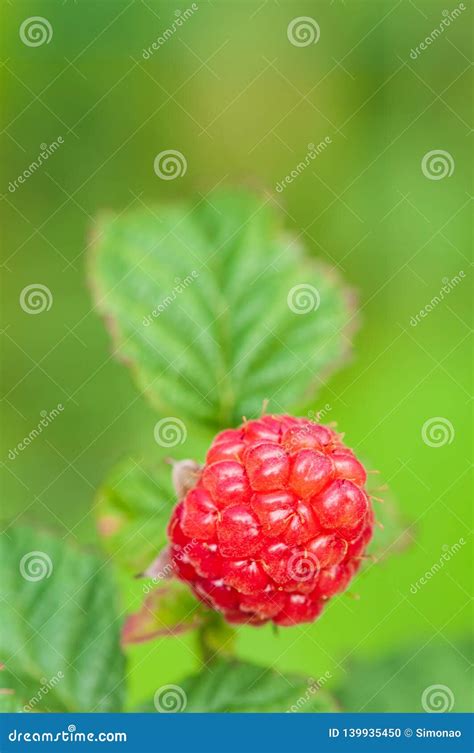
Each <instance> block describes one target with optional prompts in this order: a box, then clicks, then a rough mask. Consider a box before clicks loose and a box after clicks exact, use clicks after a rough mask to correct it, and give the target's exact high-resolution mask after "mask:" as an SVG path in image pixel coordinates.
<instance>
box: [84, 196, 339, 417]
mask: <svg viewBox="0 0 474 753" xmlns="http://www.w3.org/2000/svg"><path fill="white" fill-rule="evenodd" d="M94 237H95V244H94V253H93V255H92V257H91V259H90V277H91V282H92V287H93V291H94V298H95V302H96V307H97V308H98V310H99V311H100V312H101V313H102V315H103V316H104V318H105V320H106V322H107V324H108V325H109V328H110V331H111V334H112V337H113V340H114V351H115V352H116V353H117V355H118V356H119V357H120V358H122V359H123V360H124V361H125V362H126V363H127V364H129V365H130V367H131V368H132V371H133V374H134V376H135V379H136V381H137V383H138V385H139V387H140V389H141V390H143V391H144V392H145V393H146V394H147V395H148V397H149V398H150V400H151V401H152V403H153V404H154V405H155V406H156V408H157V409H158V410H159V411H161V412H162V413H164V414H165V415H168V416H172V417H179V418H181V419H184V420H187V419H190V420H194V421H196V422H201V423H207V424H209V425H212V426H216V425H221V426H222V425H225V426H229V425H232V424H236V423H240V421H241V420H242V416H244V415H245V416H247V417H252V416H255V415H257V414H259V413H260V410H261V406H262V402H263V400H264V399H266V398H268V399H269V401H270V403H269V411H270V412H282V411H286V410H288V409H290V408H291V406H295V405H297V404H301V402H302V401H303V400H304V399H306V398H308V397H310V396H311V395H312V394H313V393H314V390H315V388H316V387H318V385H319V384H320V383H321V380H322V379H323V378H325V377H326V376H327V375H328V373H329V372H331V371H332V370H334V368H336V367H337V365H339V364H340V362H341V361H342V360H343V359H344V358H345V356H346V354H347V351H348V343H349V340H348V330H347V327H348V325H349V323H350V322H351V321H352V319H353V316H352V312H351V305H350V303H349V300H350V296H349V295H348V292H347V291H346V290H345V289H344V288H343V287H342V286H341V283H340V281H339V280H338V278H337V275H336V274H335V272H334V270H329V269H327V268H325V267H324V266H323V265H321V264H319V263H317V262H316V261H314V260H311V259H309V258H308V257H306V256H305V255H304V253H303V249H302V247H301V244H300V242H299V240H297V239H296V238H292V237H290V236H289V235H288V234H286V233H284V232H283V230H282V227H281V222H280V219H279V216H278V213H277V211H276V207H275V205H274V204H273V203H272V202H271V201H270V199H269V198H268V197H265V196H256V195H254V194H251V193H248V192H246V191H243V190H242V191H237V190H234V191H219V192H215V193H214V194H211V195H210V196H209V197H208V198H207V199H206V200H204V199H203V200H202V201H200V202H198V203H197V204H195V205H194V206H189V205H186V204H175V205H171V206H160V207H156V208H154V209H148V208H144V209H138V210H135V211H133V212H129V213H128V214H122V215H119V216H114V215H104V216H102V217H101V218H100V219H99V220H98V221H97V224H96V227H95V231H94ZM306 310H307V313H305V314H304V313H302V312H303V311H306ZM352 324H353V322H352ZM351 329H353V326H352V325H351Z"/></svg>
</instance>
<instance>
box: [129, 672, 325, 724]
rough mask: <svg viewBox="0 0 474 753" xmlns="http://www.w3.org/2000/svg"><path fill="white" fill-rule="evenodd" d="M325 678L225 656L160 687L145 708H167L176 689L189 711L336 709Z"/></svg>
mask: <svg viewBox="0 0 474 753" xmlns="http://www.w3.org/2000/svg"><path fill="white" fill-rule="evenodd" d="M326 682H327V678H319V679H318V680H316V679H312V678H308V677H301V676H298V675H282V674H281V673H280V672H275V671H274V670H272V669H266V668H264V667H258V666H255V665H254V664H247V663H245V662H240V661H227V660H224V659H222V660H219V661H218V662H215V663H213V664H212V665H211V667H210V668H209V669H204V670H202V671H201V672H200V673H199V674H197V675H194V676H193V677H189V678H187V679H186V680H184V681H182V682H181V683H180V685H179V686H163V687H162V688H161V689H158V691H157V693H156V694H155V699H154V703H150V704H149V705H148V706H147V707H146V708H144V709H142V710H143V711H155V710H158V711H160V710H162V709H164V710H166V708H168V706H167V704H166V697H165V694H166V693H167V692H169V693H170V695H171V697H170V698H169V699H168V700H169V701H172V700H173V696H172V694H173V692H174V694H175V700H176V701H177V702H178V703H179V706H178V708H180V709H181V710H183V711H187V712H188V711H189V712H206V713H221V712H234V713H237V712H285V711H288V712H291V711H293V712H300V713H311V712H316V711H320V712H329V711H337V707H336V705H335V703H334V701H333V700H332V699H331V697H330V696H329V695H328V693H327V692H326V691H325V690H324V685H325V683H326ZM183 699H184V700H183ZM184 704H185V705H184ZM170 705H171V706H172V704H171V703H170Z"/></svg>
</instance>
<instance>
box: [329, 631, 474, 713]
mask: <svg viewBox="0 0 474 753" xmlns="http://www.w3.org/2000/svg"><path fill="white" fill-rule="evenodd" d="M423 644H425V645H423ZM473 648H474V641H472V639H466V640H462V641H459V642H458V643H457V644H456V645H453V644H451V643H447V642H444V641H443V642H442V643H440V642H431V641H430V642H428V643H425V641H423V642H422V643H421V645H416V644H414V645H412V646H411V647H410V646H409V647H407V648H406V649H404V650H403V651H400V652H397V653H393V654H391V655H390V656H388V657H386V658H384V659H380V658H379V657H377V658H376V659H373V660H369V659H366V660H358V661H355V662H353V663H351V664H348V666H347V674H346V675H345V678H346V681H345V682H344V685H343V686H342V687H340V689H339V690H338V691H336V693H335V694H336V696H337V698H338V700H340V702H341V706H342V709H343V710H344V711H347V712H352V713H354V712H360V711H364V712H367V713H388V712H412V713H413V712H423V711H427V710H428V709H429V710H431V711H433V710H438V711H440V710H445V711H456V712H472V711H473V710H474V709H473V703H472V659H473ZM469 670H471V676H470V672H469ZM440 686H441V687H440Z"/></svg>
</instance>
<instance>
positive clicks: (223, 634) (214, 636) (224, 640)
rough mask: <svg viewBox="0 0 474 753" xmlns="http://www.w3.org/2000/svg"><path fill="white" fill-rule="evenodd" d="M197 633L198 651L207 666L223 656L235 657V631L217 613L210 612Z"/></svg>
mask: <svg viewBox="0 0 474 753" xmlns="http://www.w3.org/2000/svg"><path fill="white" fill-rule="evenodd" d="M196 633H197V635H196V637H197V649H198V652H199V656H200V658H201V661H202V663H203V664H204V665H205V666H208V665H209V664H212V663H213V662H215V661H217V660H218V659H219V658H221V657H222V656H226V657H229V656H233V655H234V648H235V636H236V633H235V630H233V629H232V628H231V627H230V625H228V624H227V622H225V620H224V619H223V618H222V617H221V615H220V614H218V613H217V612H209V613H208V615H207V616H206V618H205V620H204V622H203V623H202V624H201V626H200V627H199V628H198V630H197V631H196Z"/></svg>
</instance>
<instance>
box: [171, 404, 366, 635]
mask: <svg viewBox="0 0 474 753" xmlns="http://www.w3.org/2000/svg"><path fill="white" fill-rule="evenodd" d="M365 482H366V472H365V469H364V467H363V465H362V464H361V463H360V462H359V461H358V460H357V458H356V457H355V455H354V453H353V452H352V451H351V450H350V449H349V448H348V447H346V446H345V445H344V444H343V442H342V439H341V436H340V435H338V434H337V433H336V432H334V431H333V430H332V429H330V428H328V427H327V426H322V425H320V424H315V423H314V422H312V421H309V420H307V419H303V418H293V417H291V416H286V415H284V416H265V417H262V418H260V419H258V420H254V421H247V422H245V423H244V424H243V425H242V426H241V427H239V428H238V429H227V430H225V431H222V432H220V433H219V434H218V435H217V436H216V437H215V439H214V441H213V442H212V444H211V447H210V448H209V451H208V453H207V457H206V463H205V465H204V467H203V468H202V470H201V471H200V472H199V473H198V474H197V478H196V483H195V485H194V486H193V487H192V488H191V489H190V490H189V491H188V492H187V494H186V495H185V497H184V499H183V500H182V501H180V502H179V503H178V505H177V506H176V507H175V509H174V511H173V514H172V518H171V522H170V524H169V528H168V533H169V539H170V544H171V562H172V563H173V567H174V570H175V572H176V574H177V576H178V577H179V578H180V579H181V580H183V581H185V582H187V583H188V584H189V585H190V587H191V588H192V590H193V592H194V593H195V594H196V596H197V597H198V598H199V599H201V600H202V601H203V602H204V603H205V604H206V605H208V606H209V607H211V608H212V609H216V610H218V611H219V612H222V614H223V615H224V617H225V618H226V620H227V621H228V622H231V623H249V624H252V625H262V624H263V623H265V622H267V621H268V620H272V621H273V622H274V623H276V624H277V625H295V624H297V623H299V622H312V621H313V620H315V619H316V618H317V617H318V616H319V615H320V614H321V612H322V610H323V608H324V605H325V603H326V602H327V601H328V599H330V598H331V597H332V596H334V595H335V594H337V593H339V592H341V591H344V590H345V589H346V588H347V586H348V585H349V583H350V581H351V580H352V578H353V576H354V575H355V573H356V572H357V570H358V569H359V567H360V564H361V561H362V559H361V558H362V555H363V552H364V550H365V547H366V545H367V544H368V542H369V541H370V539H371V537H372V530H373V513H372V508H371V505H370V500H369V497H368V495H367V492H366V491H365V488H364V487H365Z"/></svg>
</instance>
